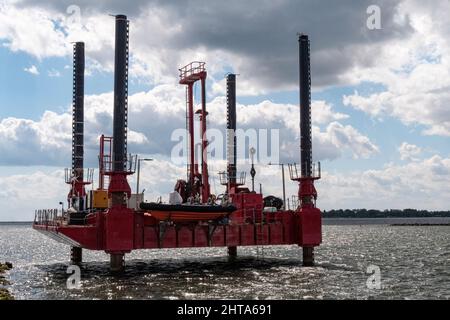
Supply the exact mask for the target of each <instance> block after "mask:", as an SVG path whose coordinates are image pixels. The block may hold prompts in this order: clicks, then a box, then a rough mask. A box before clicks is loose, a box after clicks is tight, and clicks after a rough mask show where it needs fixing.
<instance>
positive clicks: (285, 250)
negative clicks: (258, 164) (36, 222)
mask: <svg viewBox="0 0 450 320" xmlns="http://www.w3.org/2000/svg"><path fill="white" fill-rule="evenodd" d="M323 239H324V243H323V245H322V246H321V247H319V248H317V249H316V262H317V265H316V266H315V267H312V268H305V267H302V266H301V250H300V249H299V248H298V247H296V246H280V247H275V246H274V247H265V248H264V249H258V248H256V247H250V248H239V250H238V255H239V257H238V259H237V260H236V261H234V262H230V261H228V259H227V256H226V249H225V248H205V249H178V250H173V249H168V250H142V251H134V252H133V253H132V254H129V255H127V256H126V260H127V271H126V273H125V274H124V275H123V276H120V277H115V276H112V275H110V274H109V271H108V256H107V255H106V254H104V253H101V252H91V251H84V252H83V253H84V260H85V261H86V262H85V263H83V265H82V268H81V280H82V288H81V289H79V290H69V289H67V286H66V280H67V276H68V275H67V274H66V270H67V266H68V265H69V263H68V257H69V247H67V246H65V245H61V244H58V243H57V242H55V241H53V240H51V239H49V238H47V237H45V236H43V235H41V234H39V233H38V232H36V231H34V230H32V229H31V227H30V226H26V225H0V261H10V262H12V263H13V264H14V269H13V270H11V272H10V273H9V276H8V277H9V280H10V282H11V286H10V291H11V292H12V293H13V295H14V296H15V297H16V299H348V298H352V299H450V227H448V226H425V227H415V226H414V227H409V226H408V227H394V226H389V225H352V226H349V225H341V226H329V225H326V226H324V230H323ZM371 265H375V266H378V267H379V268H380V279H381V289H369V288H368V287H367V285H366V282H367V279H368V278H369V276H370V274H368V273H366V271H367V268H368V267H369V266H371Z"/></svg>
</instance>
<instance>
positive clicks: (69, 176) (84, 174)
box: [64, 168, 94, 184]
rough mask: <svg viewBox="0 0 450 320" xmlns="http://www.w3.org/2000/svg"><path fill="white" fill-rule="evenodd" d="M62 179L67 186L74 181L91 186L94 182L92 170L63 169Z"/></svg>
mask: <svg viewBox="0 0 450 320" xmlns="http://www.w3.org/2000/svg"><path fill="white" fill-rule="evenodd" d="M80 178H81V179H80ZM64 179H65V181H66V183H67V184H72V183H74V182H75V181H80V180H81V181H83V183H85V184H91V183H92V181H94V169H71V168H65V169H64Z"/></svg>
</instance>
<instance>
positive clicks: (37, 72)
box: [23, 65, 39, 76]
mask: <svg viewBox="0 0 450 320" xmlns="http://www.w3.org/2000/svg"><path fill="white" fill-rule="evenodd" d="M23 71H25V72H28V73H31V74H34V75H35V76H37V75H39V70H38V69H37V67H36V66H35V65H32V66H31V67H29V68H24V69H23Z"/></svg>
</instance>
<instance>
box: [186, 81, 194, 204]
mask: <svg viewBox="0 0 450 320" xmlns="http://www.w3.org/2000/svg"><path fill="white" fill-rule="evenodd" d="M193 85H194V84H193V83H189V84H188V109H189V110H188V117H189V119H188V120H189V121H188V123H189V171H190V172H189V186H190V188H191V190H192V186H193V185H194V174H195V147H194V139H195V137H194V94H193ZM191 196H192V194H191Z"/></svg>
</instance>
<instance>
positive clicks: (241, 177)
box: [219, 171, 247, 186]
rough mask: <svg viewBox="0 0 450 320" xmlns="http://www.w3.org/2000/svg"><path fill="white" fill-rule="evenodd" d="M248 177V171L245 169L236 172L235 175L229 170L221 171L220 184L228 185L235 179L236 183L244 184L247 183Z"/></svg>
mask: <svg viewBox="0 0 450 320" xmlns="http://www.w3.org/2000/svg"><path fill="white" fill-rule="evenodd" d="M246 177H247V173H246V172H245V171H242V172H236V175H235V176H231V175H229V174H228V172H226V171H224V172H219V179H220V184H221V185H223V186H226V185H228V183H230V182H231V181H232V180H234V181H235V184H236V185H239V186H242V185H244V184H245V179H246Z"/></svg>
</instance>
